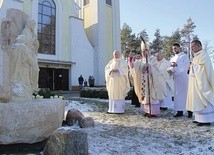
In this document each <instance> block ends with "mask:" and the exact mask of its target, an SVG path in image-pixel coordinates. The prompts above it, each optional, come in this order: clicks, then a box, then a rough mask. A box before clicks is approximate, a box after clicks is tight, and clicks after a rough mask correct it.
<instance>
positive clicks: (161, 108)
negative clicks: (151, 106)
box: [160, 107, 168, 111]
mask: <svg viewBox="0 0 214 155" xmlns="http://www.w3.org/2000/svg"><path fill="white" fill-rule="evenodd" d="M167 109H168V108H163V107H160V110H163V111H165V110H167Z"/></svg>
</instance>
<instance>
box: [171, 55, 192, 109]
mask: <svg viewBox="0 0 214 155" xmlns="http://www.w3.org/2000/svg"><path fill="white" fill-rule="evenodd" d="M170 62H171V63H172V62H175V63H176V64H177V66H176V67H174V71H173V79H174V110H176V111H186V98H187V88H188V74H187V71H188V68H189V64H190V61H189V58H188V55H187V54H185V53H184V52H180V53H178V54H175V56H174V57H172V58H171V60H170Z"/></svg>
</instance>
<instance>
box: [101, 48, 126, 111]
mask: <svg viewBox="0 0 214 155" xmlns="http://www.w3.org/2000/svg"><path fill="white" fill-rule="evenodd" d="M105 80H106V88H107V91H108V97H109V109H108V113H120V114H121V113H124V112H125V97H126V96H127V94H128V92H129V90H130V82H129V78H128V64H127V62H126V61H125V60H124V59H122V58H121V53H120V52H119V51H117V50H115V51H114V52H113V59H112V60H111V61H110V62H109V63H108V64H107V65H106V67H105Z"/></svg>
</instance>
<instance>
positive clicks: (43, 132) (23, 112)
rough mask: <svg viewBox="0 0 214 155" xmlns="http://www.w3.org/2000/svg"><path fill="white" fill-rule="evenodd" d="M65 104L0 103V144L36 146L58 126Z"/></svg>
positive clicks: (57, 101)
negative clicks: (35, 144) (33, 144)
mask: <svg viewBox="0 0 214 155" xmlns="http://www.w3.org/2000/svg"><path fill="white" fill-rule="evenodd" d="M64 109H65V101H64V100H61V99H35V100H29V101H24V102H9V103H0V144H14V143H30V144H32V143H36V142H40V141H43V140H45V139H47V138H49V136H50V135H52V134H53V133H54V131H55V130H57V129H58V128H59V127H61V126H62V121H63V117H64Z"/></svg>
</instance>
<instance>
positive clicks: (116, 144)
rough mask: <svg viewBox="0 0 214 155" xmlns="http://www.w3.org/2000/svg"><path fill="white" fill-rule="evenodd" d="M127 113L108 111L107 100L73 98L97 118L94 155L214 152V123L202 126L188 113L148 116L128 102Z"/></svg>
mask: <svg viewBox="0 0 214 155" xmlns="http://www.w3.org/2000/svg"><path fill="white" fill-rule="evenodd" d="M126 102H127V103H126V112H125V113H124V114H107V113H106V111H107V108H108V101H107V100H101V101H100V100H99V101H97V100H94V101H93V100H91V101H84V100H83V101H77V102H75V101H72V102H70V103H69V106H68V107H73V108H77V109H79V110H80V111H81V112H82V113H83V114H84V116H87V117H88V116H90V117H92V118H93V119H94V121H95V127H94V128H88V129H84V130H86V131H87V132H88V139H89V154H90V155H143V154H144V155H147V154H148V155H153V154H154V155H157V154H168V155H211V154H212V155H213V154H214V124H212V125H211V126H204V127H198V126H197V125H196V124H194V123H192V121H193V120H192V119H189V118H187V117H186V116H183V117H180V118H173V117H172V116H173V114H174V111H173V110H172V109H169V110H167V111H162V112H161V115H160V116H159V117H155V118H148V117H144V116H143V114H142V112H141V111H140V108H136V107H134V106H133V105H131V104H130V101H126Z"/></svg>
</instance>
